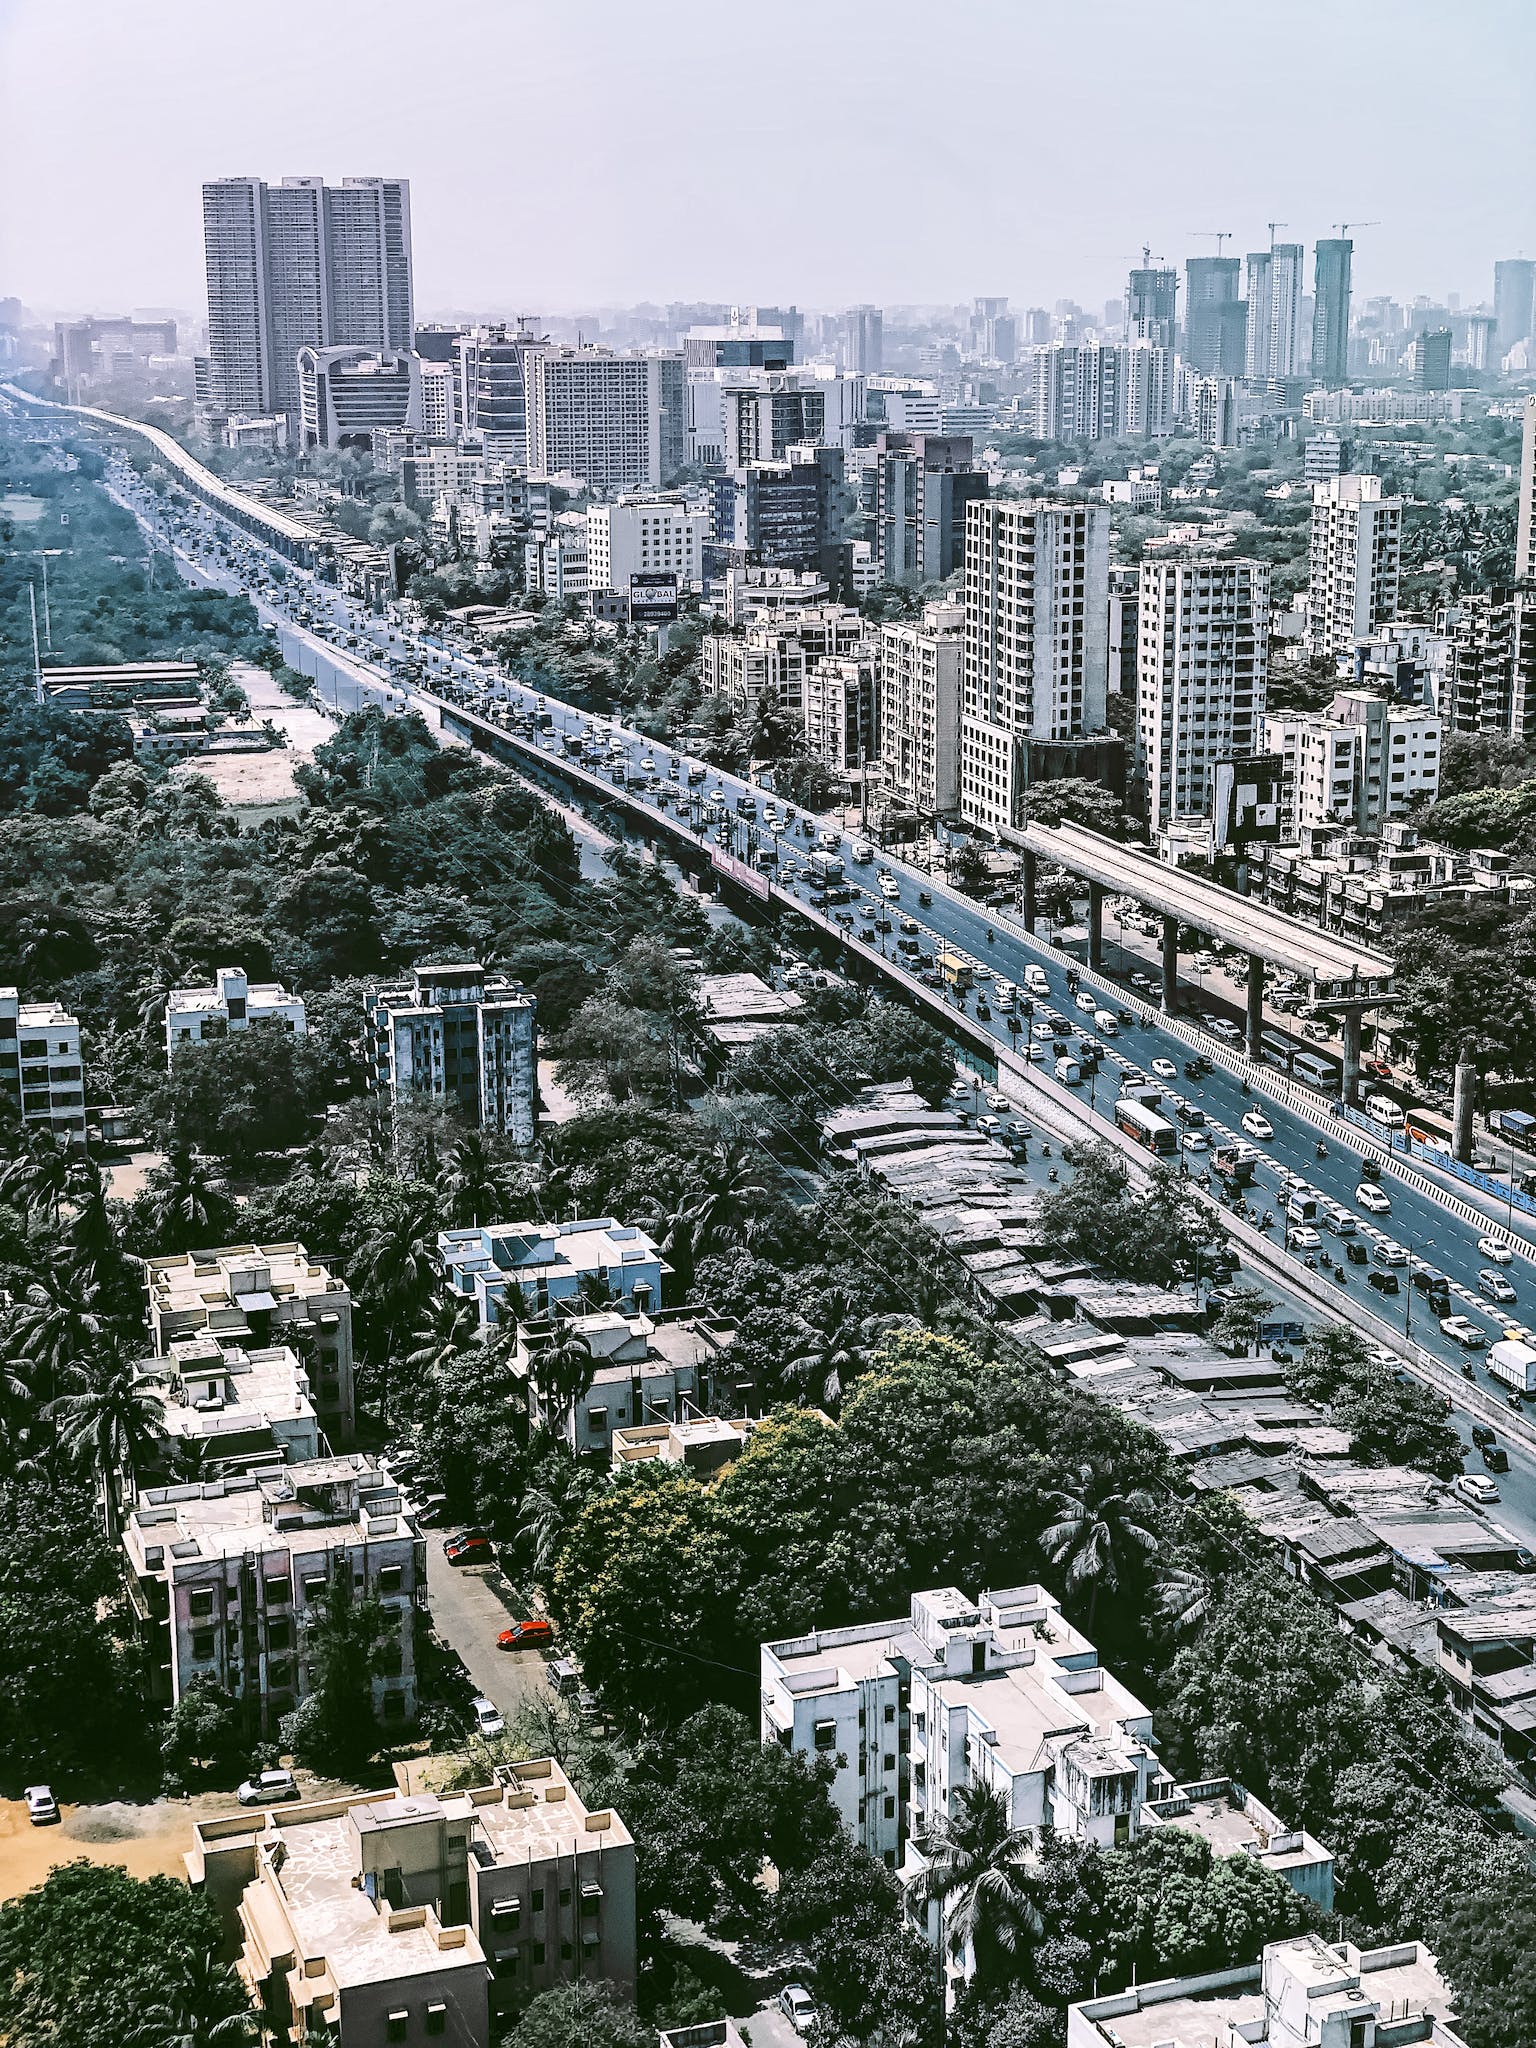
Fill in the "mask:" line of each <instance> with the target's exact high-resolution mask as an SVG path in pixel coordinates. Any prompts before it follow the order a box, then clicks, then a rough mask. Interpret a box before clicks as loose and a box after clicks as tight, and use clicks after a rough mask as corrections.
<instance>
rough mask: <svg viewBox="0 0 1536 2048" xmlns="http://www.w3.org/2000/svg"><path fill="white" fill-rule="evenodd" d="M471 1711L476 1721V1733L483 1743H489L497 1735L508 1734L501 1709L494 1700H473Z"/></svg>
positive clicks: (470, 1704) (470, 1706)
mask: <svg viewBox="0 0 1536 2048" xmlns="http://www.w3.org/2000/svg"><path fill="white" fill-rule="evenodd" d="M469 1711H470V1714H471V1716H472V1717H473V1720H474V1724H475V1733H476V1734H477V1735H478V1736H479V1737H480V1738H481V1740H482V1741H485V1742H489V1741H491V1740H492V1738H493V1737H495V1736H497V1735H505V1734H506V1732H507V1724H506V1722H505V1721H504V1720H503V1719H502V1715H501V1709H500V1707H498V1706H497V1704H496V1702H495V1701H494V1700H486V1699H477V1700H471V1701H470V1703H469Z"/></svg>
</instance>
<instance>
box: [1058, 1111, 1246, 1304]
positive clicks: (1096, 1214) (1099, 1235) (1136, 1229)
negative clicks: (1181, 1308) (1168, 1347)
mask: <svg viewBox="0 0 1536 2048" xmlns="http://www.w3.org/2000/svg"><path fill="white" fill-rule="evenodd" d="M1149 1180H1150V1184H1149V1186H1148V1188H1147V1191H1146V1193H1145V1194H1138V1193H1137V1192H1136V1191H1135V1190H1134V1189H1133V1188H1132V1186H1131V1180H1130V1173H1129V1170H1128V1169H1127V1167H1126V1166H1125V1164H1124V1163H1123V1161H1122V1160H1121V1159H1120V1158H1119V1156H1118V1155H1117V1154H1116V1153H1114V1152H1111V1151H1110V1149H1109V1147H1108V1146H1107V1145H1086V1146H1083V1147H1082V1148H1081V1149H1080V1151H1079V1154H1078V1161H1077V1165H1076V1168H1075V1170H1074V1172H1073V1175H1072V1178H1071V1180H1070V1181H1067V1182H1065V1183H1063V1185H1062V1186H1060V1187H1058V1188H1053V1189H1052V1190H1051V1191H1050V1192H1049V1194H1047V1195H1046V1197H1045V1199H1044V1201H1043V1202H1042V1203H1041V1205H1040V1221H1041V1226H1042V1228H1043V1229H1044V1231H1045V1233H1046V1236H1047V1237H1048V1238H1049V1239H1050V1241H1051V1243H1052V1244H1054V1245H1055V1246H1056V1247H1057V1248H1058V1249H1059V1250H1060V1251H1063V1252H1065V1253H1068V1254H1069V1255H1070V1256H1072V1257H1073V1258H1085V1259H1091V1260H1092V1261H1093V1262H1094V1263H1095V1264H1098V1265H1102V1266H1107V1267H1108V1268H1109V1270H1110V1271H1111V1272H1113V1273H1118V1274H1120V1275H1122V1277H1123V1278H1125V1279H1127V1280H1144V1281H1151V1282H1152V1283H1153V1284H1155V1285H1157V1286H1159V1287H1171V1286H1173V1285H1175V1284H1176V1283H1177V1282H1178V1281H1179V1280H1182V1279H1188V1278H1189V1277H1190V1276H1191V1275H1192V1274H1193V1272H1194V1270H1195V1254H1196V1252H1197V1251H1199V1250H1200V1249H1201V1248H1202V1247H1204V1246H1207V1245H1214V1244H1216V1243H1218V1242H1219V1241H1220V1237H1221V1232H1220V1228H1219V1226H1218V1225H1217V1223H1216V1222H1215V1220H1214V1219H1213V1218H1212V1217H1211V1216H1210V1215H1209V1213H1208V1212H1207V1211H1206V1210H1205V1209H1204V1208H1203V1207H1202V1206H1201V1204H1200V1203H1199V1202H1197V1201H1196V1199H1195V1197H1194V1195H1193V1193H1192V1192H1191V1190H1190V1188H1189V1186H1188V1184H1187V1182H1186V1181H1185V1180H1184V1179H1183V1177H1182V1176H1181V1175H1180V1174H1179V1173H1178V1172H1176V1171H1175V1170H1174V1169H1173V1168H1172V1167H1170V1166H1166V1165H1164V1164H1162V1163H1161V1162H1159V1163H1157V1164H1155V1165H1154V1166H1152V1167H1151V1169H1150V1176H1149Z"/></svg>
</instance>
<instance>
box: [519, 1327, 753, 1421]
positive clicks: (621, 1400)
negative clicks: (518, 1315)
mask: <svg viewBox="0 0 1536 2048" xmlns="http://www.w3.org/2000/svg"><path fill="white" fill-rule="evenodd" d="M735 1336H736V1332H735V1330H734V1329H733V1328H732V1327H731V1326H730V1324H728V1323H722V1322H717V1321H716V1320H715V1319H714V1318H713V1317H712V1316H709V1315H705V1314H701V1313H700V1312H699V1311H697V1310H693V1309H681V1308H679V1309H671V1310H664V1309H663V1310H658V1311H657V1312H656V1313H655V1314H654V1315H645V1314H640V1313H636V1314H632V1315H625V1314H623V1313H621V1312H620V1311H619V1310H617V1309H608V1310H604V1311H600V1312H599V1313H597V1314H591V1315H580V1314H558V1315H555V1316H550V1317H547V1318H541V1319H540V1320H538V1321H537V1322H528V1323H524V1324H522V1325H521V1326H520V1328H519V1330H518V1333H517V1345H516V1349H515V1351H514V1352H513V1359H512V1362H513V1368H514V1370H515V1371H516V1372H518V1373H519V1374H521V1376H522V1377H523V1379H524V1381H525V1383H526V1386H527V1394H528V1417H529V1420H530V1422H531V1423H532V1424H533V1426H534V1427H535V1428H541V1429H547V1430H550V1431H556V1432H558V1433H559V1434H561V1435H562V1436H564V1438H565V1441H566V1443H567V1444H568V1445H569V1446H570V1448H571V1449H572V1450H573V1451H576V1452H578V1453H581V1452H593V1451H596V1452H601V1453H602V1454H604V1455H605V1456H606V1455H607V1454H608V1453H609V1452H610V1451H611V1450H612V1447H613V1443H614V1438H615V1435H616V1434H617V1432H618V1431H619V1430H621V1429H625V1428H634V1429H638V1428H640V1427H641V1426H642V1425H644V1424H647V1423H658V1424H668V1425H669V1424H671V1423H672V1422H674V1421H677V1422H682V1421H685V1420H686V1419H687V1417H688V1412H689V1410H690V1409H692V1410H693V1412H694V1413H695V1414H697V1415H703V1414H705V1413H706V1412H707V1411H708V1410H709V1408H710V1407H711V1406H713V1405H714V1404H715V1402H716V1401H717V1400H718V1399H719V1396H720V1395H721V1394H730V1395H732V1396H734V1394H735V1391H736V1387H735V1374H734V1372H733V1371H732V1370H731V1369H730V1361H729V1354H730V1347H731V1345H732V1343H733V1342H734V1340H735ZM570 1338H573V1339H575V1340H576V1341H577V1342H578V1343H580V1344H581V1345H583V1346H584V1347H585V1349H586V1350H587V1351H588V1352H589V1353H590V1354H591V1358H592V1378H591V1381H590V1383H589V1385H588V1386H587V1388H586V1390H585V1392H583V1393H582V1394H581V1396H580V1398H579V1399H577V1400H575V1401H573V1402H572V1403H571V1404H570V1405H569V1406H568V1407H566V1408H564V1409H563V1411H562V1409H561V1407H560V1405H559V1404H558V1403H555V1402H552V1401H551V1400H550V1399H549V1397H548V1395H547V1393H546V1391H545V1389H544V1388H543V1387H542V1386H541V1384H540V1377H539V1363H538V1361H539V1353H540V1352H541V1351H544V1350H546V1349H547V1348H548V1347H549V1346H550V1345H551V1344H555V1343H559V1342H561V1341H562V1340H563V1339H570ZM727 1382H728V1383H727Z"/></svg>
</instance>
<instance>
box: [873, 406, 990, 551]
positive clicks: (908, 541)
mask: <svg viewBox="0 0 1536 2048" xmlns="http://www.w3.org/2000/svg"><path fill="white" fill-rule="evenodd" d="M875 450H876V477H877V482H876V511H875V523H876V535H877V541H876V544H877V548H878V552H879V556H880V578H881V581H882V582H884V583H897V584H907V585H914V584H919V583H937V582H941V581H942V580H943V579H944V578H945V577H946V576H948V575H951V574H952V573H953V571H954V570H955V569H957V568H958V567H959V565H960V562H961V559H962V556H963V553H964V548H965V517H966V507H967V506H968V505H970V504H972V503H974V502H975V501H977V500H978V499H983V498H985V497H986V495H987V479H986V473H985V471H983V470H981V469H979V468H978V467H977V465H976V464H975V463H974V462H973V461H972V459H971V443H970V440H969V439H968V438H967V437H966V436H964V435H959V436H955V437H953V438H950V437H948V436H945V435H940V434H901V433H884V434H882V435H881V436H880V438H879V440H878V441H877V442H876V443H875Z"/></svg>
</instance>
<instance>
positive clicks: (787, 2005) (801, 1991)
mask: <svg viewBox="0 0 1536 2048" xmlns="http://www.w3.org/2000/svg"><path fill="white" fill-rule="evenodd" d="M779 2011H780V2012H781V2013H783V2015H784V2017H785V2019H787V2020H788V2021H789V2024H790V2025H791V2026H792V2027H793V2028H794V2030H795V2032H796V2033H797V2034H808V2033H810V2031H811V2029H812V2028H813V2027H815V2026H818V2025H819V2024H820V2022H821V2014H820V2013H819V2012H818V2011H817V2010H816V2001H815V1999H814V1998H812V1996H811V1994H810V1993H809V1991H807V1990H806V1988H805V1986H804V1985H803V1984H786V1985H785V1986H784V1989H783V1990H782V1991H781V1992H780V1993H779Z"/></svg>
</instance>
